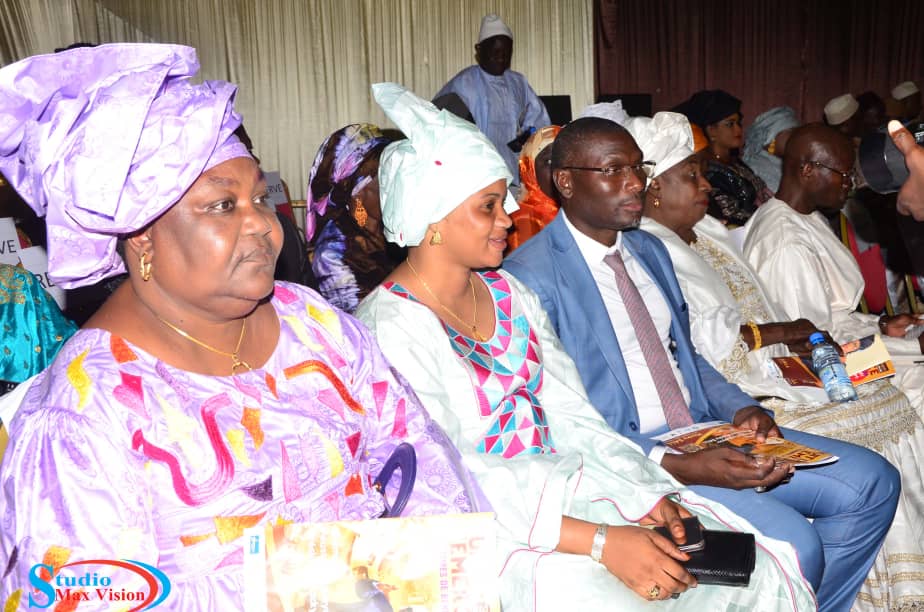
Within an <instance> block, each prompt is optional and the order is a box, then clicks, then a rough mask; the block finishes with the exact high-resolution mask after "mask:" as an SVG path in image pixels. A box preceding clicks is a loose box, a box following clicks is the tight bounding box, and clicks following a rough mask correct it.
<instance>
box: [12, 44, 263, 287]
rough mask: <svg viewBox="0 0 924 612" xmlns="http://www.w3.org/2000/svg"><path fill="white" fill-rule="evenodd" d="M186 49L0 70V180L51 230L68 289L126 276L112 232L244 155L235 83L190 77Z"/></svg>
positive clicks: (134, 226) (66, 56)
mask: <svg viewBox="0 0 924 612" xmlns="http://www.w3.org/2000/svg"><path fill="white" fill-rule="evenodd" d="M198 69H199V62H198V60H197V58H196V52H195V50H194V49H192V48H189V47H182V46H178V45H155V44H112V45H102V46H99V47H92V48H81V49H73V50H71V51H65V52H63V53H56V54H51V55H38V56H35V57H30V58H27V59H24V60H22V61H20V62H17V63H15V64H11V65H9V66H6V67H5V68H2V69H0V173H3V175H4V176H6V178H7V179H8V180H9V182H10V183H11V184H12V185H13V187H15V189H16V190H17V191H18V192H19V193H20V195H21V196H22V197H23V199H24V200H25V201H26V202H28V203H29V205H30V206H31V207H32V208H33V209H35V212H36V213H37V214H39V215H45V216H46V217H47V219H46V220H47V223H48V260H49V262H48V266H49V275H50V276H51V278H52V279H53V280H54V281H55V282H57V283H58V284H59V285H61V286H62V287H65V288H72V287H78V286H81V285H87V284H91V283H94V282H96V281H98V280H101V279H103V278H106V277H108V276H112V275H114V274H117V273H119V272H123V271H124V269H125V268H124V265H123V263H122V259H121V257H119V255H118V253H117V252H116V243H117V240H118V237H119V236H121V235H124V234H128V233H131V232H134V231H136V230H139V229H141V228H143V227H145V226H146V225H148V224H149V223H150V222H152V221H153V220H155V219H156V218H157V217H159V216H160V215H161V214H163V213H164V212H165V211H166V210H168V209H169V208H170V207H171V206H173V205H174V204H175V203H176V202H177V201H178V200H179V199H180V197H181V196H182V195H183V193H185V192H186V190H187V189H189V187H190V186H191V185H192V184H193V182H194V181H195V180H196V179H197V178H198V177H199V176H200V175H201V174H202V173H203V172H204V171H205V170H207V169H208V168H211V167H213V166H216V165H217V164H219V163H221V162H223V161H227V160H229V159H233V158H235V157H249V153H248V152H247V150H246V148H245V147H244V146H243V145H242V144H241V143H240V141H238V139H237V137H235V136H233V132H234V130H235V129H236V128H237V126H238V125H240V123H241V119H240V116H239V115H238V114H237V113H235V112H234V105H233V102H234V94H235V92H236V90H237V88H236V87H235V86H234V85H231V84H230V83H225V82H222V81H210V82H206V83H202V84H199V85H193V84H191V83H190V82H189V77H191V76H193V75H194V74H195V73H196V72H197V71H198Z"/></svg>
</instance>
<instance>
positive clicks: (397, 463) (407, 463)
mask: <svg viewBox="0 0 924 612" xmlns="http://www.w3.org/2000/svg"><path fill="white" fill-rule="evenodd" d="M396 469H400V470H401V486H399V487H398V494H397V495H396V496H395V501H394V503H392V504H389V503H388V498H387V497H385V487H387V486H388V481H389V480H391V476H392V474H394V473H395V470H396ZM416 479H417V453H416V452H414V447H413V446H411V445H410V444H408V443H407V442H402V443H401V444H399V445H398V446H397V447H396V448H395V450H394V451H392V453H391V456H390V457H389V458H388V461H386V462H385V465H384V466H382V471H381V472H379V475H378V476H377V477H376V479H375V481H374V482H373V483H372V486H373V488H375V489H376V490H377V491H378V492H379V493H381V494H382V498H383V499H384V500H385V512H383V513H382V515H381V518H387V517H390V516H391V517H394V516H401V512H402V511H403V510H404V506H406V505H407V500H408V498H410V497H411V492H412V491H413V490H414V481H415V480H416Z"/></svg>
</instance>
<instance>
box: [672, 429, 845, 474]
mask: <svg viewBox="0 0 924 612" xmlns="http://www.w3.org/2000/svg"><path fill="white" fill-rule="evenodd" d="M654 439H655V440H660V441H661V442H664V444H666V445H667V446H668V447H669V448H670V450H671V451H672V452H676V453H695V452H698V451H701V450H705V449H708V448H717V447H722V446H724V447H729V448H733V449H734V450H737V451H740V452H742V453H748V454H751V455H757V456H760V457H774V458H776V459H778V460H780V461H785V462H786V463H791V464H793V465H795V466H796V467H797V468H799V467H810V466H816V465H825V464H828V463H834V462H835V461H837V460H838V457H837V456H836V455H832V454H830V453H825V452H823V451H820V450H817V449H814V448H811V447H808V446H804V445H802V444H798V443H796V442H793V441H791V440H786V439H784V438H776V437H768V438H767V439H766V440H765V441H763V442H758V441H757V439H756V438H755V437H754V431H752V430H749V429H738V428H737V427H735V426H734V425H732V424H731V423H726V422H724V421H709V422H708V423H695V424H693V425H690V426H689V427H682V428H680V429H674V430H671V431H669V432H667V433H665V434H662V435H660V436H655V438H654Z"/></svg>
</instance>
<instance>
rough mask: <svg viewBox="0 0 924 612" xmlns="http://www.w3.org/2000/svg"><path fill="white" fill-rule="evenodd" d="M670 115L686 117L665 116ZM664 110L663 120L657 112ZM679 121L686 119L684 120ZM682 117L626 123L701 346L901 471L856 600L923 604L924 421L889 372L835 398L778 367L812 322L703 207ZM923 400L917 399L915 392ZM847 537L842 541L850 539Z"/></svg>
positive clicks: (866, 606) (789, 410) (765, 392)
mask: <svg viewBox="0 0 924 612" xmlns="http://www.w3.org/2000/svg"><path fill="white" fill-rule="evenodd" d="M659 115H674V118H679V119H680V121H676V120H673V119H671V120H668V121H664V119H663V118H660V117H659ZM659 119H661V121H659ZM681 122H682V123H681ZM685 123H686V121H685V120H684V119H683V117H682V116H680V115H675V114H674V113H658V114H657V115H655V118H654V121H652V120H650V119H644V118H642V119H634V120H633V123H632V124H630V125H629V126H627V127H628V128H629V131H630V132H632V135H633V137H634V138H635V140H636V142H637V143H638V145H639V147H640V148H641V149H642V153H643V155H644V156H645V159H650V160H652V161H654V162H656V166H655V169H656V170H657V172H658V174H657V175H656V177H655V178H654V179H653V180H652V182H651V183H650V184H649V186H648V189H647V192H646V195H645V209H644V214H645V216H644V217H643V218H642V224H641V228H642V229H643V230H645V231H647V232H651V233H652V234H654V235H655V236H657V237H658V238H660V239H661V241H662V242H663V243H664V246H665V247H666V248H667V252H668V253H669V255H670V258H671V262H672V263H673V266H674V271H675V272H676V274H677V280H678V282H679V284H680V288H681V290H682V291H683V296H684V299H685V301H686V303H687V304H688V306H689V314H690V329H691V334H692V337H693V342H694V344H695V345H696V348H697V350H698V351H699V352H700V354H702V355H703V357H705V358H706V359H707V360H708V361H709V362H710V363H711V364H712V365H713V366H714V367H715V368H716V369H717V370H719V372H721V373H722V375H723V376H725V378H726V379H728V380H729V381H730V382H733V383H735V384H737V385H738V386H740V387H741V388H742V389H743V390H744V391H745V392H746V393H748V394H750V395H752V396H754V397H758V398H760V397H763V398H768V397H772V399H765V401H764V405H765V406H766V407H767V408H769V409H771V410H773V412H774V415H775V419H776V421H777V423H779V424H780V425H781V426H783V425H785V426H787V427H790V428H793V429H797V430H800V431H805V432H808V433H812V434H818V435H823V436H830V437H833V438H836V439H839V440H844V441H846V442H852V443H854V444H859V445H861V446H865V447H867V448H871V449H873V450H875V451H877V452H879V453H880V454H881V455H883V456H884V457H885V458H886V459H888V460H889V462H890V463H892V464H893V465H895V466H896V467H897V468H899V470H900V471H901V476H902V492H901V497H900V498H899V502H898V509H897V512H896V514H895V519H894V520H893V522H892V526H891V527H890V529H889V531H888V533H887V534H886V537H885V541H884V543H883V545H882V548H881V549H880V551H879V553H878V555H877V556H876V558H875V560H874V561H873V566H872V568H870V570H869V574H868V576H867V578H866V580H865V581H864V582H863V585H862V587H861V589H860V594H859V596H858V598H857V599H856V601H855V602H853V605H852V606H851V610H858V611H863V612H872V611H873V610H891V609H917V608H918V607H920V606H922V604H924V588H922V586H924V585H922V581H921V579H920V576H921V575H922V569H924V537H922V536H924V533H922V530H924V480H922V472H921V470H920V467H919V466H920V463H921V459H920V453H921V451H920V450H919V449H922V448H924V421H922V420H921V417H920V414H919V412H918V411H916V410H915V408H914V407H913V406H912V404H911V403H910V402H909V398H908V397H906V396H905V394H904V393H902V391H900V390H899V389H898V388H896V387H895V386H894V385H893V384H892V383H891V382H889V381H887V380H880V381H876V382H872V383H868V384H866V385H863V386H861V387H859V388H858V389H857V391H858V393H859V395H860V399H859V400H857V401H853V402H849V403H843V404H842V403H839V402H830V401H829V400H828V398H827V395H826V394H825V393H824V391H823V390H821V389H817V388H814V387H793V386H791V385H789V384H788V383H787V382H786V381H785V380H784V379H783V378H782V377H780V376H778V375H774V374H773V372H774V371H775V368H776V366H775V365H773V364H772V363H768V362H769V361H770V359H772V358H773V357H790V358H792V359H796V357H795V356H794V355H792V354H791V353H790V351H793V352H797V353H800V354H802V355H805V354H806V353H808V352H809V351H810V347H809V345H808V344H809V343H808V342H807V341H806V340H807V336H808V334H810V333H811V332H814V331H816V330H815V326H814V325H812V324H811V323H810V322H809V321H807V320H805V319H800V320H798V321H787V320H786V318H785V316H784V315H782V314H780V313H779V312H777V308H776V307H775V306H774V305H773V303H772V302H770V300H769V299H768V298H767V293H766V291H765V290H764V289H763V287H762V286H761V283H760V279H758V278H757V274H756V273H755V272H754V270H753V269H752V268H751V266H750V265H748V263H747V261H746V260H745V259H744V257H743V256H742V255H741V253H740V251H739V250H738V249H737V247H736V246H735V245H734V244H733V242H732V240H731V239H730V238H729V235H728V230H727V229H726V228H725V226H723V225H722V224H721V223H720V222H719V221H717V220H716V219H713V218H712V217H710V216H708V215H706V213H705V209H706V194H707V193H708V190H709V185H708V183H707V182H706V181H705V179H704V178H703V175H702V174H701V173H700V162H699V160H698V159H697V158H696V157H690V156H689V154H690V153H691V148H690V145H691V139H690V136H689V135H688V133H686V132H685V129H686V125H684V124H685ZM918 401H919V400H918ZM846 545H847V544H845V546H846Z"/></svg>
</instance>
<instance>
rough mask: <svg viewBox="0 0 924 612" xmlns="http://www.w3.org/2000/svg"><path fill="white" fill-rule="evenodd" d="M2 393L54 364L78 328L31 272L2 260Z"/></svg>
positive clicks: (0, 385)
mask: <svg viewBox="0 0 924 612" xmlns="http://www.w3.org/2000/svg"><path fill="white" fill-rule="evenodd" d="M0 323H2V326H3V334H2V337H3V348H2V349H0V395H3V394H4V393H6V392H7V391H9V390H10V389H11V388H12V387H15V386H16V385H17V384H19V383H21V382H23V381H24V380H26V379H27V378H30V377H32V376H35V375H36V374H38V373H39V372H41V371H42V370H44V369H45V368H46V367H48V364H50V363H51V361H52V359H54V357H55V355H57V354H58V350H59V349H60V348H61V346H62V345H63V344H64V342H65V341H66V340H67V339H68V338H70V337H71V336H72V335H73V334H74V332H76V331H77V326H76V325H74V324H73V323H72V322H71V321H70V320H68V319H67V318H66V317H65V316H64V315H63V314H62V313H61V309H60V308H58V305H57V304H56V303H55V301H54V298H52V297H51V295H49V294H48V292H47V291H45V289H44V288H43V287H42V285H41V283H39V281H38V279H37V278H35V275H33V274H32V273H31V272H29V271H28V270H26V269H24V268H20V267H18V266H11V265H7V264H3V263H0Z"/></svg>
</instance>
